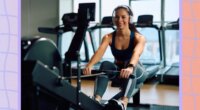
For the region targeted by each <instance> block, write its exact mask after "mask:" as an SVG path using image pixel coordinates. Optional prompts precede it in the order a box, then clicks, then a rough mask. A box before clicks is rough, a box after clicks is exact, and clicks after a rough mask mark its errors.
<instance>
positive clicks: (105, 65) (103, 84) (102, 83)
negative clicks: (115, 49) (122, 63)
mask: <svg viewBox="0 0 200 110" xmlns="http://www.w3.org/2000/svg"><path fill="white" fill-rule="evenodd" d="M100 70H109V71H110V70H117V67H116V65H115V64H114V63H111V62H108V61H104V62H102V64H101V66H100ZM115 76H116V75H113V74H112V75H111V73H110V72H109V73H107V74H105V75H100V76H98V77H97V78H96V81H95V87H94V98H95V100H97V101H100V100H101V98H102V96H103V94H104V93H105V91H106V88H107V86H108V82H109V80H110V79H111V78H114V77H115Z"/></svg>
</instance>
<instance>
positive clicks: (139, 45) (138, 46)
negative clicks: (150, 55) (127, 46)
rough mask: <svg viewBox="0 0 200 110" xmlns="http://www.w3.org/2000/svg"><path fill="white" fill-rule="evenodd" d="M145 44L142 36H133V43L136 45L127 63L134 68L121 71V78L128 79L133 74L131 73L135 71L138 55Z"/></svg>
mask: <svg viewBox="0 0 200 110" xmlns="http://www.w3.org/2000/svg"><path fill="white" fill-rule="evenodd" d="M145 42H146V40H145V38H144V36H142V35H141V34H139V33H136V34H135V41H134V43H136V45H135V48H134V50H133V54H132V57H131V59H130V61H129V64H132V65H134V66H133V67H127V68H125V69H121V72H120V77H121V78H129V76H130V74H132V73H133V71H134V69H135V68H134V67H135V66H136V64H137V63H138V61H139V58H140V55H141V54H142V52H143V50H144V46H145Z"/></svg>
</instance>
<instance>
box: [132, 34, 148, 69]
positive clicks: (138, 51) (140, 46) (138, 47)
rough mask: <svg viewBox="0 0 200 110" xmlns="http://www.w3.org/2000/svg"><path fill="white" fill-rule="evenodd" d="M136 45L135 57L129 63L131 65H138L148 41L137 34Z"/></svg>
mask: <svg viewBox="0 0 200 110" xmlns="http://www.w3.org/2000/svg"><path fill="white" fill-rule="evenodd" d="M135 43H136V45H135V48H134V50H133V55H132V57H131V59H130V62H129V64H133V65H136V64H137V63H138V61H139V58H140V55H141V54H142V52H143V50H144V47H145V43H146V39H145V37H144V36H142V35H141V34H139V33H136V34H135Z"/></svg>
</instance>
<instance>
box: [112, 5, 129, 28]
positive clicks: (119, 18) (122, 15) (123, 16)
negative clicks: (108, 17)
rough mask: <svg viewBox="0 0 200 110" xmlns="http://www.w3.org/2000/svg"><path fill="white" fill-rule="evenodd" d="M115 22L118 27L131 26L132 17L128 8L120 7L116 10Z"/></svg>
mask: <svg viewBox="0 0 200 110" xmlns="http://www.w3.org/2000/svg"><path fill="white" fill-rule="evenodd" d="M114 23H115V25H116V26H117V28H118V29H124V28H128V27H129V23H130V17H129V14H128V12H127V10H126V9H123V8H119V9H117V10H116V12H115V17H114Z"/></svg>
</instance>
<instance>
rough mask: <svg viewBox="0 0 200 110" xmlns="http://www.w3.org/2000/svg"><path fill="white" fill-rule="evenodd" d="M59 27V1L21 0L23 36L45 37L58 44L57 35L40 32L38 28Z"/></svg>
mask: <svg viewBox="0 0 200 110" xmlns="http://www.w3.org/2000/svg"><path fill="white" fill-rule="evenodd" d="M58 25H59V0H21V36H22V37H34V36H37V35H39V36H44V37H48V38H50V39H52V40H54V41H55V42H56V35H51V34H43V33H39V32H38V27H55V26H58Z"/></svg>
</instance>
